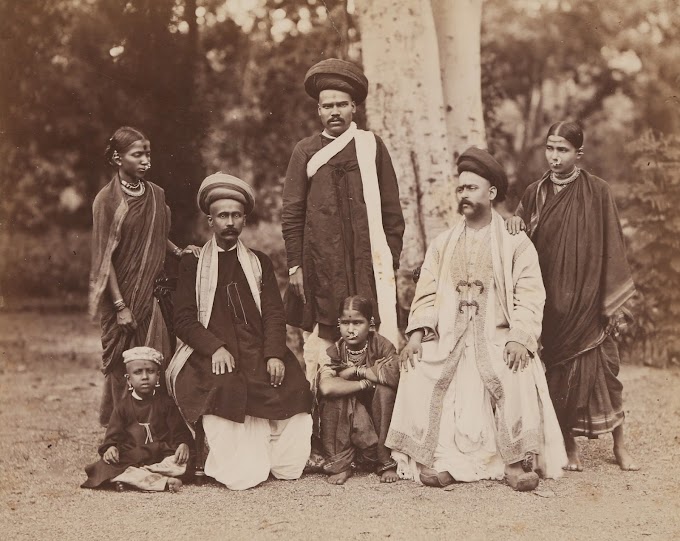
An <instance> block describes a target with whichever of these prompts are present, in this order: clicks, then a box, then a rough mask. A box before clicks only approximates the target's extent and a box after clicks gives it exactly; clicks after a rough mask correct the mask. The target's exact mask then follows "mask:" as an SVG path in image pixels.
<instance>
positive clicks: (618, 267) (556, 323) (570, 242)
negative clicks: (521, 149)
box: [517, 170, 635, 366]
mask: <svg viewBox="0 0 680 541" xmlns="http://www.w3.org/2000/svg"><path fill="white" fill-rule="evenodd" d="M552 189H553V187H552V183H551V182H550V174H549V172H548V173H546V174H545V175H544V176H543V177H542V178H541V180H539V181H538V182H536V183H534V184H532V185H531V186H529V188H527V191H526V193H525V194H524V196H523V197H522V202H521V203H520V206H519V208H518V209H517V214H518V215H519V216H521V217H522V219H523V220H524V222H525V223H526V224H527V226H528V231H527V232H528V234H529V235H530V237H531V240H532V241H533V242H534V245H535V246H536V250H537V252H538V256H539V260H540V264H541V271H542V274H543V282H544V284H545V288H546V296H547V298H546V306H545V313H544V318H543V334H542V336H541V342H542V346H543V348H544V354H543V359H544V361H545V362H546V364H547V365H549V366H550V365H552V364H555V363H559V362H563V361H565V360H569V359H571V358H574V357H575V356H577V355H578V354H580V353H583V352H584V351H588V350H589V349H592V348H594V347H597V346H598V345H599V344H601V343H602V341H603V340H604V338H605V333H604V329H605V326H606V318H608V317H609V316H611V315H613V314H614V313H615V312H616V311H617V310H619V309H620V308H621V307H622V306H623V304H624V303H625V302H626V301H627V300H628V299H630V297H631V296H632V295H633V294H634V293H635V286H634V284H633V280H632V278H631V274H630V268H629V267H628V262H627V260H626V252H625V243H624V239H623V232H622V230H621V223H620V221H619V216H618V211H617V209H616V204H615V202H614V197H613V195H612V193H611V190H610V188H609V186H608V185H607V183H606V182H605V181H604V180H602V179H600V178H599V177H596V176H594V175H591V174H589V173H588V172H586V171H584V170H581V174H580V176H579V177H578V178H577V179H576V180H575V181H574V182H573V183H572V184H570V185H569V186H567V187H565V188H563V189H562V190H561V191H560V192H558V193H556V194H551V193H549V190H552Z"/></svg>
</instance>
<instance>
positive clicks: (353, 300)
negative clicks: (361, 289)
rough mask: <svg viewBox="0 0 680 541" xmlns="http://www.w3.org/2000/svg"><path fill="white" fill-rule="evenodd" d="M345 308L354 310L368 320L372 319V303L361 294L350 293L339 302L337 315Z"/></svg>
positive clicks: (340, 314)
mask: <svg viewBox="0 0 680 541" xmlns="http://www.w3.org/2000/svg"><path fill="white" fill-rule="evenodd" d="M345 310H356V311H357V312H359V313H360V314H361V315H362V316H364V317H365V318H366V319H367V320H368V321H369V322H370V321H371V320H372V319H373V303H372V302H371V301H370V300H369V299H367V298H366V297H362V296H361V295H352V296H351V297H347V298H346V299H345V300H344V301H342V302H341V303H340V310H339V311H338V315H339V316H342V313H343V312H344V311H345Z"/></svg>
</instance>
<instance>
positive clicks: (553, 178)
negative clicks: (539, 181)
mask: <svg viewBox="0 0 680 541" xmlns="http://www.w3.org/2000/svg"><path fill="white" fill-rule="evenodd" d="M580 174H581V170H580V169H579V168H578V167H574V170H573V171H572V172H571V174H570V175H569V176H568V177H567V178H557V175H556V174H555V172H554V171H551V172H550V181H551V182H552V183H553V184H557V185H558V186H566V185H567V184H571V183H572V182H574V181H575V180H576V179H577V178H578V176H579V175H580Z"/></svg>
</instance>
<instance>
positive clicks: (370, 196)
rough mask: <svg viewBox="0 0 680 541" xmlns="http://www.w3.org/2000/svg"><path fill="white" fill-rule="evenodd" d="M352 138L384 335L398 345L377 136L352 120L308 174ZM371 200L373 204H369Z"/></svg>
mask: <svg viewBox="0 0 680 541" xmlns="http://www.w3.org/2000/svg"><path fill="white" fill-rule="evenodd" d="M352 139H354V140H355V144H356V150H357V161H358V162H359V172H360V173H361V185H362V188H363V193H364V201H365V202H366V214H367V215H368V235H369V239H370V243H371V258H372V260H373V277H374V278H375V289H376V296H377V300H378V310H379V312H380V334H382V335H383V336H384V337H385V338H387V339H388V340H389V341H390V342H392V343H393V344H395V345H397V346H398V345H399V329H398V327H397V308H396V306H397V285H396V281H395V277H394V268H393V265H392V251H391V250H390V247H389V245H388V244H387V237H386V236H385V230H384V229H383V222H382V204H381V197H380V187H379V184H378V171H377V169H376V167H375V158H376V149H377V143H376V140H375V135H373V133H371V132H370V131H364V130H359V129H358V128H357V125H356V124H355V123H354V122H352V123H351V124H350V126H349V128H348V129H347V131H345V132H344V133H343V134H342V135H340V136H339V137H337V138H336V139H334V140H333V141H332V142H330V143H328V144H327V145H326V146H325V147H323V148H322V149H321V150H319V151H318V152H317V153H316V154H314V156H312V157H311V159H310V160H309V162H307V177H308V178H311V177H312V176H314V174H315V173H316V172H317V171H318V170H319V169H320V168H321V166H322V165H325V164H326V163H328V160H330V159H331V158H332V157H333V156H335V155H336V154H337V153H338V152H340V151H341V150H342V149H343V148H345V147H346V146H347V145H348V144H349V143H350V141H352ZM369 201H370V202H371V204H369Z"/></svg>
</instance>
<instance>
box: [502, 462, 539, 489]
mask: <svg viewBox="0 0 680 541" xmlns="http://www.w3.org/2000/svg"><path fill="white" fill-rule="evenodd" d="M505 481H506V482H507V483H508V485H510V486H511V487H512V488H513V489H514V490H517V491H518V492H530V491H532V490H534V489H535V488H536V487H537V486H538V483H539V480H538V474H536V472H533V471H530V472H525V471H524V469H523V468H522V463H521V462H517V463H515V464H510V465H508V466H505Z"/></svg>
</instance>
